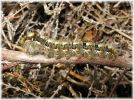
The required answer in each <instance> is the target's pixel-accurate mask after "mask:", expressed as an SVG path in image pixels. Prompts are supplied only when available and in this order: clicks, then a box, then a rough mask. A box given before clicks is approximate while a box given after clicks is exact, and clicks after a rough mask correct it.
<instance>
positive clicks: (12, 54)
mask: <svg viewBox="0 0 134 100" xmlns="http://www.w3.org/2000/svg"><path fill="white" fill-rule="evenodd" d="M2 60H7V61H12V62H28V63H46V64H54V63H67V64H71V63H73V64H78V63H89V64H98V65H107V66H114V67H115V66H117V67H129V68H130V67H132V58H128V57H125V56H119V57H117V58H116V59H114V60H112V59H107V58H100V57H93V58H91V59H87V58H84V57H71V58H69V59H66V58H61V59H55V58H47V57H45V56H43V55H34V56H32V55H28V54H26V53H24V52H20V51H13V50H7V49H2Z"/></svg>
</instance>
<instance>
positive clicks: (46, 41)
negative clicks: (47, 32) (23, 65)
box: [24, 32, 116, 59]
mask: <svg viewBox="0 0 134 100" xmlns="http://www.w3.org/2000/svg"><path fill="white" fill-rule="evenodd" d="M33 33H34V32H31V33H27V34H28V36H32V35H30V34H33ZM24 47H25V48H26V52H28V53H29V54H32V55H34V54H43V55H45V56H47V57H48V58H57V59H59V58H62V57H66V58H67V59H69V58H70V57H72V56H84V57H86V58H91V57H94V56H99V57H105V58H112V59H113V58H115V57H116V50H115V49H113V47H112V46H110V45H108V44H102V43H92V42H82V41H62V40H54V39H50V38H47V37H40V36H36V37H35V38H34V40H27V41H26V42H25V45H24Z"/></svg>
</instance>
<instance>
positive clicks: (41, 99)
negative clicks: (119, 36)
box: [0, 0, 134, 100]
mask: <svg viewBox="0 0 134 100" xmlns="http://www.w3.org/2000/svg"><path fill="white" fill-rule="evenodd" d="M11 1H16V2H20V1H21V2H26V1H29V2H44V1H48V2H54V1H71V2H79V1H92V2H96V1H98V2H107V1H110V2H114V1H120V2H125V1H129V2H131V3H132V8H131V9H132V15H133V18H134V1H133V0H1V2H0V9H2V8H1V6H2V2H11ZM0 15H2V11H1V10H0ZM0 22H2V21H1V18H0ZM132 25H134V20H133V19H132ZM1 28H2V26H1V24H0V29H1ZM132 31H133V32H132V37H133V39H134V35H133V34H134V27H133V30H132ZM0 32H1V30H0ZM132 42H133V44H134V41H132ZM0 47H1V33H0ZM133 49H134V47H132V51H133ZM133 56H134V51H133ZM132 58H133V57H132ZM132 61H133V62H134V59H132ZM0 64H1V48H0ZM132 67H133V66H132ZM132 69H133V68H132ZM133 71H134V70H133ZM0 72H1V67H0ZM1 75H2V73H1ZM133 76H134V72H132V78H133V80H132V88H133V90H134V86H133V84H134V77H133ZM1 84H2V77H1V78H0V86H1ZM133 90H132V98H128V99H127V98H123V99H124V100H132V99H133V98H134V95H133ZM0 94H1V95H0V99H3V98H2V89H0ZM10 99H11V98H10ZM10 99H3V100H10ZM12 99H16V100H19V99H22V98H12ZM27 99H28V98H23V100H27ZM35 99H40V100H44V99H49V98H35ZM54 99H55V98H54ZM72 99H73V98H72ZM80 99H85V100H86V98H80ZM80 99H78V100H80ZM88 99H90V100H96V99H98V100H103V99H105V100H113V99H114V100H120V99H121V100H122V98H87V100H88Z"/></svg>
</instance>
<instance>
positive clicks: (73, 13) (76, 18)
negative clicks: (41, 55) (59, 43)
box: [2, 2, 132, 98]
mask: <svg viewBox="0 0 134 100" xmlns="http://www.w3.org/2000/svg"><path fill="white" fill-rule="evenodd" d="M131 6H132V5H131V2H46V3H45V2H31V3H30V2H2V12H3V14H2V56H3V57H2V58H3V59H2V79H3V82H2V97H4V98H11V97H12V98H14V97H20V98H31V97H36V98H37V97H45V98H91V97H116V98H117V97H118V98H119V97H129V98H130V97H132V66H131V65H132V64H126V63H127V61H129V62H130V63H131V60H132V23H131V22H132V15H131V13H132V12H131ZM27 31H36V32H38V34H40V35H44V36H49V37H50V38H54V39H56V38H58V39H60V38H62V39H66V38H69V39H71V40H74V39H81V40H84V41H90V42H97V41H101V42H102V43H103V44H104V45H105V44H106V43H109V44H112V45H113V47H114V48H113V49H118V51H119V52H118V56H121V57H122V58H121V60H122V61H123V62H122V64H119V65H118V66H116V64H114V63H112V61H110V64H109V66H107V65H105V64H104V63H105V61H107V60H106V59H102V58H100V59H101V61H102V62H104V63H102V64H98V63H97V61H96V60H94V64H92V63H83V64H81V62H80V61H79V62H80V63H79V64H69V63H66V64H64V61H62V62H63V63H55V64H53V63H51V64H47V63H45V64H41V63H37V62H36V63H34V62H32V63H30V62H29V61H27V63H26V60H27V59H25V60H22V61H25V62H24V63H23V62H21V61H19V62H18V61H17V60H16V59H18V56H17V55H18V52H16V51H19V53H20V52H24V49H25V48H23V43H24V42H25V40H26V39H27V37H26V35H25V33H26V32H27ZM6 49H8V50H9V51H6ZM11 51H12V54H14V55H15V56H11V57H10V60H11V59H15V60H16V61H15V60H14V62H13V61H12V62H11V61H10V60H9V59H8V58H9V57H8V56H10V53H11ZM24 53H25V52H24ZM5 55H6V57H7V59H6V57H5ZM118 56H117V58H118ZM19 57H20V58H22V56H20V55H19ZM125 59H128V60H125ZM8 60H9V61H8ZM48 60H49V59H48ZM109 60H111V59H109ZM109 60H108V61H109ZM37 61H38V59H37ZM118 63H120V62H118ZM103 64H104V65H103Z"/></svg>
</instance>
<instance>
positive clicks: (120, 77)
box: [109, 69, 127, 97]
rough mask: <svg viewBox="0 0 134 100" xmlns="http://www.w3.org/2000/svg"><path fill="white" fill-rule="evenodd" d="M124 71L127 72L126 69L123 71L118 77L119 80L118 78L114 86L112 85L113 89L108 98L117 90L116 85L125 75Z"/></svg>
mask: <svg viewBox="0 0 134 100" xmlns="http://www.w3.org/2000/svg"><path fill="white" fill-rule="evenodd" d="M126 71H127V69H125V70H124V71H123V72H122V73H121V75H120V76H119V78H118V80H117V81H116V83H115V85H114V87H113V89H112V91H111V93H110V94H109V97H112V95H113V93H114V91H115V89H116V88H117V85H118V84H119V82H120V81H121V79H122V77H123V75H124V74H125V73H126Z"/></svg>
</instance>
